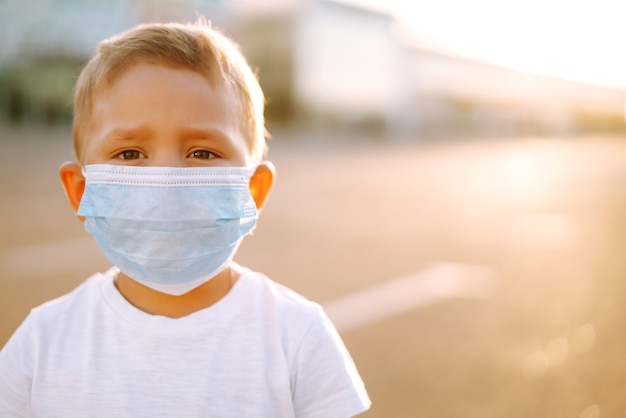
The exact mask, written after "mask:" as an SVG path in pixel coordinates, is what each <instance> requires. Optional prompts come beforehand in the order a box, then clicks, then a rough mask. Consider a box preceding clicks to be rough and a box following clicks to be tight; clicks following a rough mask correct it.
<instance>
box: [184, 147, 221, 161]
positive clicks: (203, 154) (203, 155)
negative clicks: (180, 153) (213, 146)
mask: <svg viewBox="0 0 626 418" xmlns="http://www.w3.org/2000/svg"><path fill="white" fill-rule="evenodd" d="M189 157H190V158H198V159H201V160H208V159H210V158H213V157H215V154H213V153H212V152H211V151H207V150H205V149H199V150H196V151H193V152H192V153H191V154H189Z"/></svg>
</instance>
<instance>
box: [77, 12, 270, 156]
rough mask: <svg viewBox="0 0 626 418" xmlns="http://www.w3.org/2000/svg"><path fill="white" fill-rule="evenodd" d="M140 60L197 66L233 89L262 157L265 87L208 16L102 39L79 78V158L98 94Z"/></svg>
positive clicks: (245, 128)
mask: <svg viewBox="0 0 626 418" xmlns="http://www.w3.org/2000/svg"><path fill="white" fill-rule="evenodd" d="M140 63H143V64H158V65H164V66H168V67H173V68H181V69H187V70H191V71H195V72H197V73H198V74H200V75H202V76H203V77H204V78H205V79H206V80H207V81H208V82H209V83H210V84H211V85H212V86H213V87H216V88H226V89H230V90H231V91H233V92H234V93H235V97H237V98H238V102H239V105H240V108H239V109H237V111H239V114H240V115H241V118H240V121H239V126H240V129H241V131H242V133H243V135H244V137H245V138H246V140H247V142H248V146H249V149H250V154H251V157H252V160H253V161H255V162H259V161H261V159H262V158H263V156H264V155H265V151H266V147H267V145H266V141H265V136H266V131H265V122H264V117H263V110H264V96H263V91H262V90H261V87H260V85H259V83H258V80H257V78H256V76H255V74H254V73H253V71H252V70H251V69H250V67H249V65H248V63H247V62H246V60H245V58H244V57H243V55H242V54H241V52H240V51H239V49H238V47H237V45H236V44H235V43H234V42H233V41H231V40H230V39H229V38H227V37H226V36H224V35H222V34H221V33H220V32H218V31H216V30H215V29H213V28H212V27H211V25H210V23H208V22H207V21H206V20H204V19H199V20H198V21H197V22H196V23H193V24H191V23H190V24H180V23H166V24H162V23H151V24H141V25H138V26H136V27H134V28H132V29H130V30H128V31H126V32H123V33H121V34H120V35H118V36H114V37H112V38H109V39H106V40H104V41H102V43H101V44H100V45H99V47H98V50H97V52H96V54H95V55H94V56H93V57H92V58H91V59H90V60H89V62H88V63H87V64H86V65H85V67H84V68H83V70H82V72H81V74H80V76H79V77H78V81H77V82H76V91H75V95H74V123H73V130H74V150H75V153H76V156H77V158H78V159H79V160H80V159H81V155H82V154H81V152H82V148H83V143H84V141H85V136H86V134H87V132H88V131H89V129H90V122H91V117H92V111H93V104H94V101H95V98H96V96H97V95H98V94H99V93H102V92H103V91H105V90H106V89H107V88H110V87H111V85H112V84H113V83H115V81H116V80H117V79H119V77H120V76H121V75H122V73H123V72H124V71H125V70H127V69H128V68H130V67H131V66H133V65H136V64H140Z"/></svg>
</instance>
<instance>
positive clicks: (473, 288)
mask: <svg viewBox="0 0 626 418" xmlns="http://www.w3.org/2000/svg"><path fill="white" fill-rule="evenodd" d="M494 287H495V272H494V270H493V269H492V268H490V267H485V266H476V265H468V264H458V263H443V262H442V263H436V264H434V265H432V266H431V267H430V268H428V269H426V270H423V271H419V272H416V273H415V274H412V275H409V276H406V277H401V278H398V279H395V280H391V281H387V282H385V283H383V284H381V285H379V286H374V287H371V288H369V289H365V290H361V291H358V292H355V293H352V294H350V295H347V296H345V297H342V298H339V299H336V300H334V301H331V302H329V303H326V304H324V310H325V311H326V314H327V315H328V316H329V317H330V319H331V320H332V321H333V323H334V324H335V327H336V328H337V330H338V331H339V332H345V331H351V330H355V329H359V328H363V327H366V326H368V325H370V324H372V323H375V322H379V321H382V320H384V319H387V318H390V317H393V316H396V315H399V314H402V313H404V312H408V311H411V310H414V309H418V308H421V307H424V306H428V305H431V304H433V303H436V302H439V301H441V300H444V299H449V298H471V299H476V298H478V299H482V298H487V297H489V295H490V294H491V292H492V291H493V289H494Z"/></svg>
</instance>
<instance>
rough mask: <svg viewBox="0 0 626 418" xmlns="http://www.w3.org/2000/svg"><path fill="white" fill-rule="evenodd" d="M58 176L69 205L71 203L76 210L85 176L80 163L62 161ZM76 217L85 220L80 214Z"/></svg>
mask: <svg viewBox="0 0 626 418" xmlns="http://www.w3.org/2000/svg"><path fill="white" fill-rule="evenodd" d="M59 176H60V177H61V183H63V188H64V189H65V195H66V196H67V199H68V200H69V201H70V205H72V208H73V209H74V212H78V206H79V205H80V199H81V198H82V197H83V192H84V191H85V176H83V172H82V170H81V168H80V165H78V164H76V163H73V162H69V161H68V162H65V163H63V164H62V165H61V168H59ZM78 219H80V220H81V221H84V220H85V218H84V217H82V216H79V217H78Z"/></svg>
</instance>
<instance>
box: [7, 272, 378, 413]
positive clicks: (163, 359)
mask: <svg viewBox="0 0 626 418" xmlns="http://www.w3.org/2000/svg"><path fill="white" fill-rule="evenodd" d="M116 274H117V269H115V268H112V269H110V270H108V271H107V272H106V273H104V274H95V275H93V276H92V277H90V278H89V279H87V280H86V281H85V282H84V283H83V284H82V285H80V286H79V287H77V288H76V289H75V290H74V291H73V292H71V293H70V294H68V295H65V296H63V297H61V298H59V299H56V300H53V301H51V302H48V303H45V304H43V305H42V306H40V307H38V308H35V309H33V310H32V312H31V313H30V315H29V316H28V317H27V318H26V319H25V320H24V322H23V323H22V324H21V326H20V327H19V328H18V330H17V331H16V332H15V334H14V335H13V336H12V337H11V339H10V340H9V342H8V343H7V344H6V345H5V347H4V348H3V349H2V351H1V352H0V416H1V417H3V418H4V417H22V416H26V417H63V418H68V417H80V418H85V417H107V418H108V417H133V418H135V417H175V418H186V417H219V418H221V417H236V418H242V417H244V418H249V417H269V418H279V417H322V418H333V417H337V418H346V417H350V416H354V415H357V414H359V413H361V412H363V411H365V410H367V409H368V408H369V406H370V401H369V399H368V396H367V393H366V391H365V388H364V385H363V382H362V380H361V378H360V377H359V375H358V372H357V370H356V368H355V366H354V363H353V361H352V359H351V357H350V355H349V353H348V352H347V350H346V348H345V346H344V344H343V342H342V341H341V339H340V337H339V335H338V334H337V332H336V330H335V328H334V327H333V325H332V324H331V323H330V321H329V320H328V318H327V317H326V315H325V314H324V312H323V311H322V309H321V307H320V306H319V305H317V304H315V303H313V302H310V301H308V300H306V299H304V298H303V297H301V296H299V295H298V294H296V293H294V292H293V291H291V290H289V289H287V288H286V287H284V286H281V285H280V284H277V283H275V282H273V281H271V280H270V279H268V278H267V277H265V276H263V275H261V274H259V273H255V272H252V271H250V270H247V269H243V272H242V274H241V276H240V278H239V280H238V281H237V282H236V283H235V285H234V287H233V288H232V290H231V291H230V292H229V293H228V294H227V295H226V296H225V297H224V298H223V299H221V300H220V301H219V302H217V303H216V304H214V305H213V306H211V307H209V308H207V309H203V310H201V311H198V312H195V313H193V314H191V315H188V316H185V317H183V318H178V319H173V318H168V317H164V316H158V315H150V314H147V313H145V312H143V311H141V310H139V309H137V308H135V307H134V306H132V305H131V304H130V303H129V302H128V301H126V299H124V297H123V296H122V295H121V294H120V293H119V291H118V290H117V288H116V287H115V284H114V278H115V276H116Z"/></svg>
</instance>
